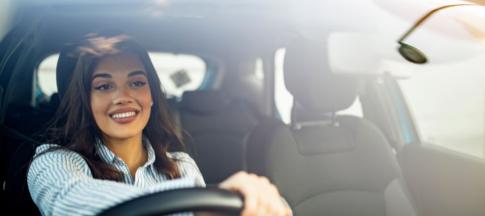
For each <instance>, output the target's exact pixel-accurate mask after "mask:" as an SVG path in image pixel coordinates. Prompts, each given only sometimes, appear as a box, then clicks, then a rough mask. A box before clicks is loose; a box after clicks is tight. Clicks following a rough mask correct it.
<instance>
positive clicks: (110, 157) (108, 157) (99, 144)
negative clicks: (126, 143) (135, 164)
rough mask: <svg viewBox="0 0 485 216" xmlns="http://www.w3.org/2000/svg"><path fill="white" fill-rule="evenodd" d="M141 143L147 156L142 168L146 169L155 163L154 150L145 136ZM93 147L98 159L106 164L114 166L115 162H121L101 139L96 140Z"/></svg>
mask: <svg viewBox="0 0 485 216" xmlns="http://www.w3.org/2000/svg"><path fill="white" fill-rule="evenodd" d="M142 142H143V145H144V147H145V149H146V151H147V154H148V157H147V162H146V163H145V164H144V165H143V167H146V166H148V165H151V164H153V163H154V162H155V150H154V149H153V147H152V145H151V143H150V141H149V140H148V138H146V137H145V136H143V138H142ZM95 145H96V151H97V152H98V154H99V157H101V159H102V160H104V161H105V162H106V163H108V164H114V163H115V162H116V161H123V160H122V159H121V158H119V157H118V156H116V155H115V154H114V153H113V152H112V151H111V150H110V149H109V148H108V147H107V146H106V145H104V144H103V141H102V140H101V139H99V138H96V144H95Z"/></svg>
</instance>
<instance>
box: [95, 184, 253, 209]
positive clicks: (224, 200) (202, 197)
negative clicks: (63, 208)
mask: <svg viewBox="0 0 485 216" xmlns="http://www.w3.org/2000/svg"><path fill="white" fill-rule="evenodd" d="M242 208H243V198H242V196H241V195H240V194H238V193H235V192H232V191H228V190H224V189H220V188H184V189H175V190H168V191H162V192H157V193H153V194H148V195H144V196H141V197H137V198H135V199H131V200H128V201H126V202H123V203H120V204H118V205H116V206H113V207H111V208H109V209H107V210H105V211H104V212H102V213H101V214H100V215H101V216H119V215H123V216H135V215H137V216H139V215H163V214H171V213H178V212H191V211H210V212H218V213H224V214H227V215H239V213H240V212H241V210H242Z"/></svg>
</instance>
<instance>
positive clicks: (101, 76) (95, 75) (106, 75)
mask: <svg viewBox="0 0 485 216" xmlns="http://www.w3.org/2000/svg"><path fill="white" fill-rule="evenodd" d="M137 75H143V76H146V73H145V71H141V70H140V71H133V72H130V73H129V74H128V77H132V76H137ZM98 77H100V78H112V77H113V76H111V74H109V73H97V74H94V75H93V77H92V78H91V80H94V79H96V78H98Z"/></svg>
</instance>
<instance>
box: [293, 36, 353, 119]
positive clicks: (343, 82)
mask: <svg viewBox="0 0 485 216" xmlns="http://www.w3.org/2000/svg"><path fill="white" fill-rule="evenodd" d="M349 64H351V62H349ZM284 77H285V84H286V87H287V88H288V91H290V93H291V94H292V95H293V96H294V99H295V102H296V103H298V104H299V105H300V106H301V107H303V108H304V109H305V110H307V111H308V112H310V113H328V112H337V111H339V110H343V109H346V108H348V107H349V106H351V105H352V103H353V102H354V100H355V98H356V97H357V80H356V79H354V78H352V77H350V76H345V75H340V74H333V73H331V71H330V66H329V61H328V54H327V45H326V44H325V42H323V41H316V40H308V39H297V40H294V41H292V43H290V44H289V46H287V49H286V54H285V63H284Z"/></svg>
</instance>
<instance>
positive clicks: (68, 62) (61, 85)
mask: <svg viewBox="0 0 485 216" xmlns="http://www.w3.org/2000/svg"><path fill="white" fill-rule="evenodd" d="M73 49H74V47H71V46H66V47H64V48H63V49H62V50H61V52H60V54H59V60H57V68H56V83H57V92H58V94H59V99H62V97H63V96H64V94H65V93H66V90H67V87H68V86H69V83H70V82H71V77H72V73H73V71H74V68H75V67H76V63H77V58H76V57H75V56H73V54H74V52H73Z"/></svg>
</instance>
